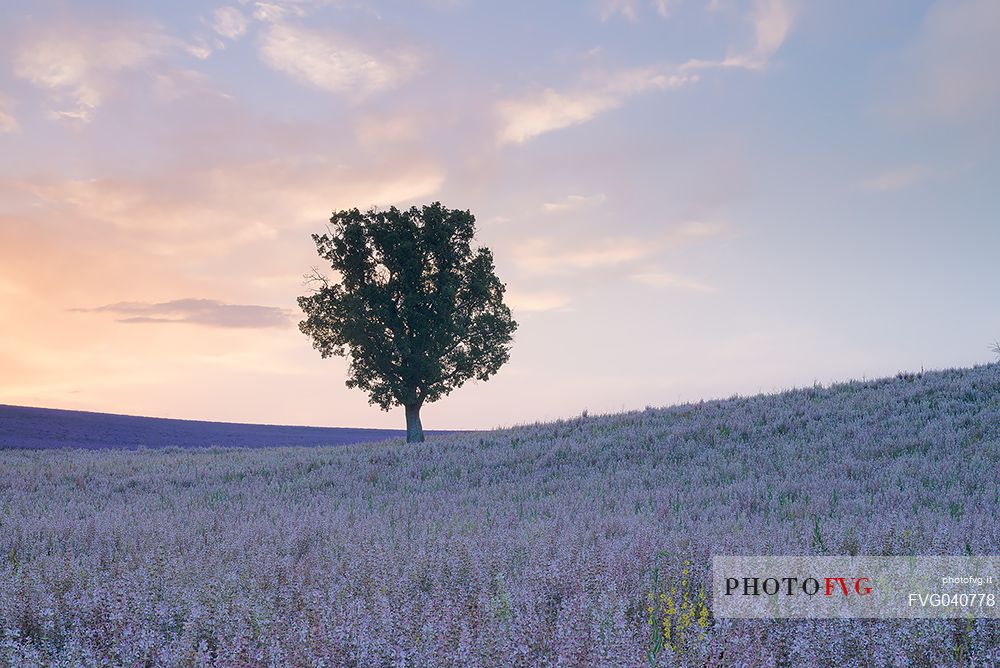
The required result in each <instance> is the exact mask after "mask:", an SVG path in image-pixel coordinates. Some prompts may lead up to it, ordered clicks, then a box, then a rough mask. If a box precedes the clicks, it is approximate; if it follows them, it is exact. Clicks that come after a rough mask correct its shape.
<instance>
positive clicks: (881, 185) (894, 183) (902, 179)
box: [861, 164, 931, 191]
mask: <svg viewBox="0 0 1000 668" xmlns="http://www.w3.org/2000/svg"><path fill="white" fill-rule="evenodd" d="M930 173H931V170H930V168H928V167H927V166H926V165H920V164H913V165H904V166H902V167H894V168H893V169H887V170H885V171H883V172H879V173H878V174H875V175H873V176H871V177H870V178H868V179H865V181H864V182H863V183H862V184H861V185H862V187H864V189H865V190H879V191H886V190H901V189H903V188H908V187H909V186H912V185H914V184H916V183H919V182H920V181H922V180H924V179H925V178H927V176H929V175H930Z"/></svg>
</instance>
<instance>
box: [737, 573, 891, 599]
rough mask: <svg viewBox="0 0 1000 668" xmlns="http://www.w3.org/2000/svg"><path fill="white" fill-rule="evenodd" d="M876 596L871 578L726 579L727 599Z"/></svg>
mask: <svg viewBox="0 0 1000 668" xmlns="http://www.w3.org/2000/svg"><path fill="white" fill-rule="evenodd" d="M871 593H872V588H871V578H868V577H860V578H859V577H825V578H795V577H783V578H776V577H770V578H759V577H746V578H726V596H761V595H763V596H779V595H780V596H795V595H798V594H802V595H805V596H818V595H822V596H837V595H839V594H843V595H844V596H851V595H852V594H857V595H858V596H868V595H870V594H871Z"/></svg>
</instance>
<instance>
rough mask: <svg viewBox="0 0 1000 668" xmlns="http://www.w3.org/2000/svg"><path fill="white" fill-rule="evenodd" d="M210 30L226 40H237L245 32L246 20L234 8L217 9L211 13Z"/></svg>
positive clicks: (241, 13)
mask: <svg viewBox="0 0 1000 668" xmlns="http://www.w3.org/2000/svg"><path fill="white" fill-rule="evenodd" d="M210 23H211V26H212V30H214V31H215V32H217V33H218V34H220V35H222V36H223V37H225V38H227V39H238V38H240V37H242V36H243V35H244V34H245V33H246V31H247V18H246V17H245V16H244V15H243V12H241V11H240V10H238V9H237V8H235V7H229V6H226V7H219V8H218V9H216V10H215V11H214V12H212V19H211V22H210Z"/></svg>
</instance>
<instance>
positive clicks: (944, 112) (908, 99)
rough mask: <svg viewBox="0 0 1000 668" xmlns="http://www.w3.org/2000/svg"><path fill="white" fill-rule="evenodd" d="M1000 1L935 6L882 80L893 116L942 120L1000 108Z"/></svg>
mask: <svg viewBox="0 0 1000 668" xmlns="http://www.w3.org/2000/svg"><path fill="white" fill-rule="evenodd" d="M998 35H1000V3H998V2H995V0H950V1H948V2H938V3H936V4H935V5H933V6H932V7H931V9H930V10H929V11H928V12H927V16H926V17H925V19H924V23H923V26H922V28H921V30H920V32H919V33H918V34H917V36H916V37H915V38H914V39H913V40H912V41H911V42H910V44H908V45H907V46H906V48H905V49H904V50H903V51H902V52H901V53H900V55H899V59H898V63H897V64H896V67H895V68H894V71H893V73H892V77H891V78H890V80H889V81H888V82H887V83H886V85H885V86H884V91H885V92H884V99H883V101H882V103H883V106H884V107H887V108H888V109H889V110H890V111H891V112H892V115H893V116H897V117H904V118H913V117H919V118H923V119H937V120H944V121H962V120H968V119H971V118H991V119H992V118H994V117H995V115H996V114H997V113H1000V77H998V76H997V63H998V62H1000V39H998V38H997V36H998Z"/></svg>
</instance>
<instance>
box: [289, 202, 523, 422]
mask: <svg viewBox="0 0 1000 668" xmlns="http://www.w3.org/2000/svg"><path fill="white" fill-rule="evenodd" d="M474 234H475V217H474V216H473V215H472V214H471V213H470V212H469V211H460V210H455V209H446V208H444V207H443V206H442V205H441V204H440V203H439V202H435V203H434V204H431V205H429V206H424V207H421V208H417V207H412V208H410V209H408V210H400V209H397V208H395V207H391V208H389V209H388V210H385V211H381V210H378V209H371V210H369V211H367V212H364V213H362V212H361V211H359V210H358V209H350V210H346V211H338V212H336V213H334V214H333V217H332V218H331V219H330V227H329V230H328V232H327V233H326V234H314V235H313V241H314V242H315V243H316V250H317V252H318V253H319V256H320V257H321V258H323V259H324V260H326V261H327V262H329V264H330V267H331V268H332V269H333V270H334V271H335V272H336V273H337V274H338V275H339V276H338V277H339V280H338V281H337V282H332V281H331V280H330V279H328V278H326V277H325V276H321V275H318V274H317V275H316V276H314V279H315V281H316V289H315V290H314V291H313V293H312V294H310V295H306V296H303V297H299V300H298V302H299V306H300V307H301V308H302V310H303V312H304V313H305V315H306V319H305V320H303V321H302V322H301V323H299V329H300V330H301V331H302V332H303V333H304V334H306V335H307V336H309V337H311V338H312V341H313V346H314V347H315V348H316V349H317V350H319V352H320V354H321V355H322V356H323V357H330V356H332V355H339V356H344V357H347V356H349V357H350V371H349V377H348V380H347V386H348V387H357V388H359V389H362V390H364V391H366V392H367V393H368V394H369V396H370V403H372V404H375V405H378V406H379V407H381V408H382V409H383V410H389V409H390V408H391V407H392V406H394V405H403V406H416V407H419V406H421V405H422V404H423V403H424V402H432V401H436V400H437V399H440V398H441V397H443V396H445V395H447V394H448V393H449V392H451V391H452V390H454V389H455V388H458V387H460V386H461V385H462V384H463V383H465V381H467V380H469V379H471V378H477V379H479V380H487V379H488V378H489V377H490V376H492V375H493V374H494V373H496V372H497V370H498V369H499V368H500V367H501V366H502V365H503V364H504V363H505V362H507V360H508V359H509V355H510V343H511V339H512V335H513V332H514V330H515V329H516V328H517V323H515V322H514V321H513V319H512V318H511V313H510V309H509V308H508V307H507V306H506V305H505V304H504V302H503V295H504V284H503V283H501V282H500V279H499V278H497V276H496V274H495V273H494V267H493V255H492V253H491V252H490V250H489V249H488V248H477V249H473V248H472V245H471V244H472V241H473V236H474Z"/></svg>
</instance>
